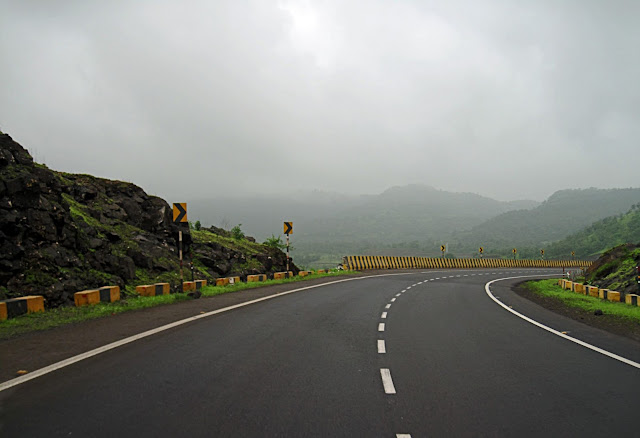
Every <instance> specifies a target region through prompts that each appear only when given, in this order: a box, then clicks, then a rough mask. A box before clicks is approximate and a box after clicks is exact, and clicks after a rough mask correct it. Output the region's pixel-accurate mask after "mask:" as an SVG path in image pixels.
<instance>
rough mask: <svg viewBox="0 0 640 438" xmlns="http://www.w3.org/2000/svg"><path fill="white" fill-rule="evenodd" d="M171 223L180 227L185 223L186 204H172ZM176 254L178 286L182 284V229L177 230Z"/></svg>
mask: <svg viewBox="0 0 640 438" xmlns="http://www.w3.org/2000/svg"><path fill="white" fill-rule="evenodd" d="M173 223H175V224H177V225H178V227H180V226H181V225H182V224H185V223H186V224H188V222H187V203H186V202H178V203H174V204H173ZM178 252H179V254H180V284H182V283H183V282H184V274H183V269H182V229H178Z"/></svg>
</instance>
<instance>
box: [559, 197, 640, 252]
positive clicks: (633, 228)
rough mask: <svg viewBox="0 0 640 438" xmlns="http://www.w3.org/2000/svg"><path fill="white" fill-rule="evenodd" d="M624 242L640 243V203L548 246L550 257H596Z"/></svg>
mask: <svg viewBox="0 0 640 438" xmlns="http://www.w3.org/2000/svg"><path fill="white" fill-rule="evenodd" d="M624 243H633V244H639V243H640V203H639V204H635V205H634V206H633V207H632V208H631V210H629V211H628V212H627V213H624V214H621V215H616V216H609V217H607V218H604V219H602V220H599V221H598V222H595V223H594V224H592V225H590V226H588V227H587V228H585V229H583V230H581V231H578V232H577V233H575V234H572V235H571V236H569V237H566V238H565V239H562V240H561V241H559V242H556V243H554V244H553V245H551V246H550V247H548V248H547V251H546V252H547V254H548V255H549V256H550V257H567V256H568V255H569V254H571V251H575V253H576V256H577V257H579V258H587V257H595V256H598V255H600V254H601V253H603V252H604V251H606V250H607V249H609V248H611V247H614V246H618V245H622V244H624Z"/></svg>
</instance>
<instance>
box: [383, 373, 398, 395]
mask: <svg viewBox="0 0 640 438" xmlns="http://www.w3.org/2000/svg"><path fill="white" fill-rule="evenodd" d="M380 377H382V386H383V387H384V392H385V394H395V393H396V388H395V386H393V380H392V379H391V371H390V370H389V368H380Z"/></svg>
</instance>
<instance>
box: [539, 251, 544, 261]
mask: <svg viewBox="0 0 640 438" xmlns="http://www.w3.org/2000/svg"><path fill="white" fill-rule="evenodd" d="M540 258H541V259H542V260H544V249H541V250H540Z"/></svg>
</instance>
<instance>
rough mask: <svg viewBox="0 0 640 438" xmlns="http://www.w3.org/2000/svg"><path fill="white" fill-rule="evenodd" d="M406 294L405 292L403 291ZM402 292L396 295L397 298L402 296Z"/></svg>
mask: <svg viewBox="0 0 640 438" xmlns="http://www.w3.org/2000/svg"><path fill="white" fill-rule="evenodd" d="M402 292H404V291H402ZM402 292H400V293H399V294H396V297H399V296H400V295H402Z"/></svg>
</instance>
